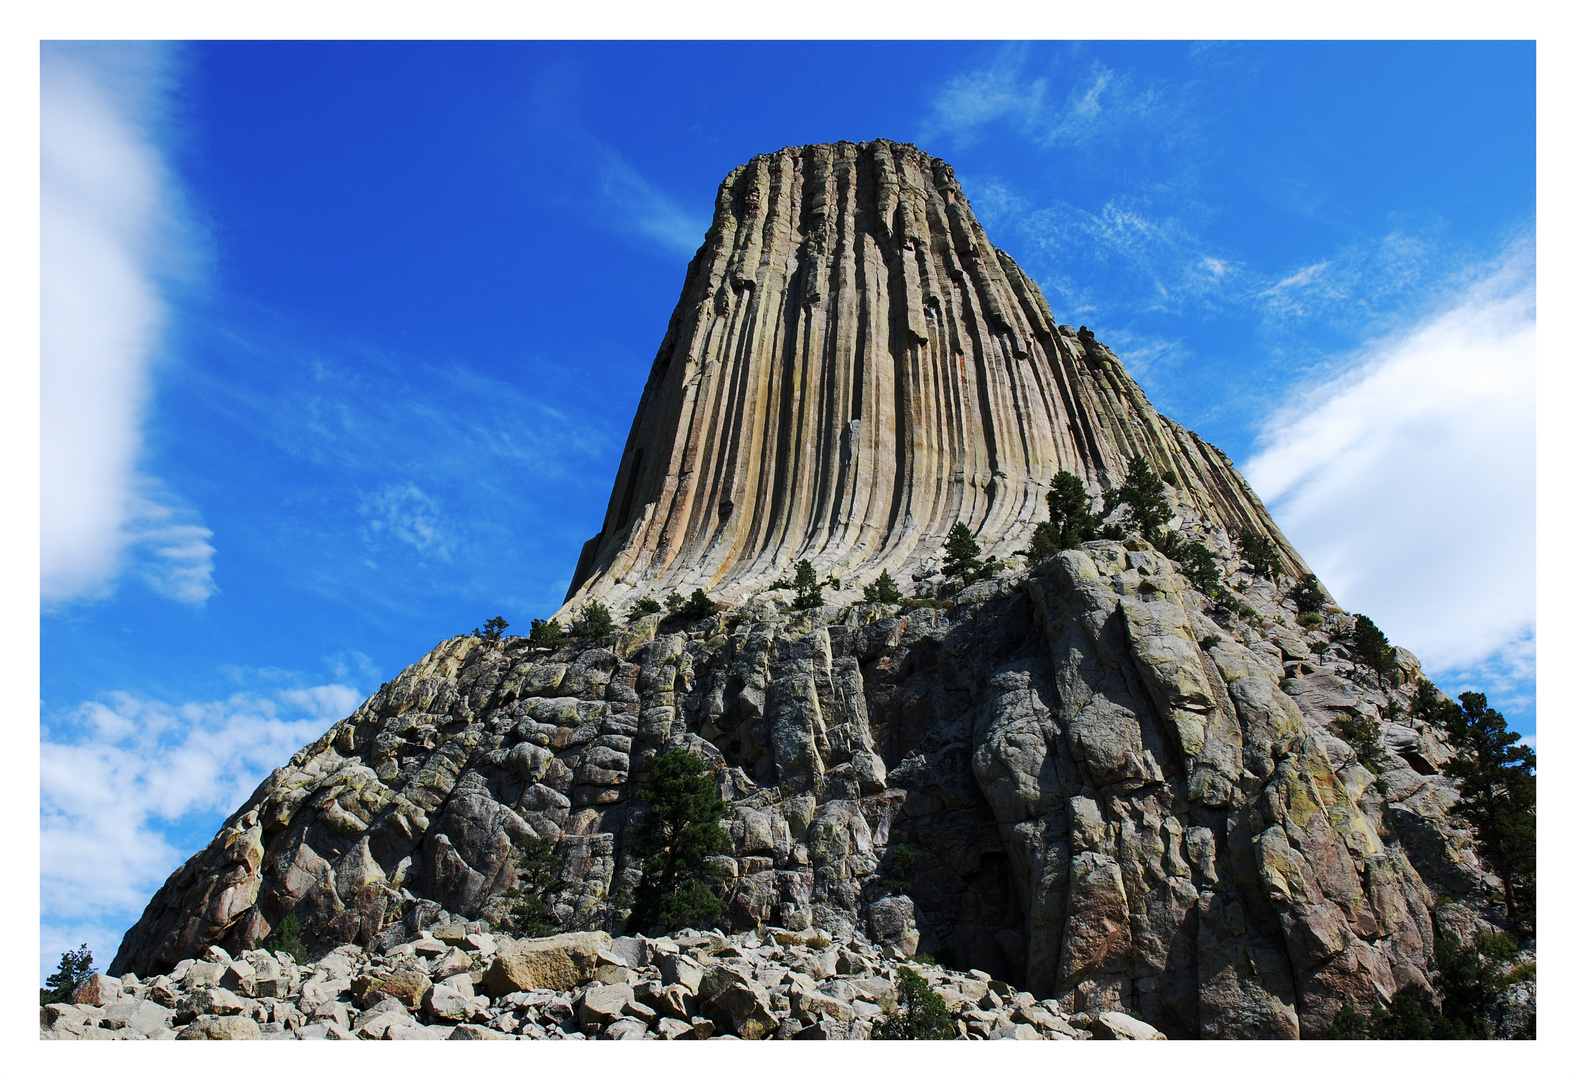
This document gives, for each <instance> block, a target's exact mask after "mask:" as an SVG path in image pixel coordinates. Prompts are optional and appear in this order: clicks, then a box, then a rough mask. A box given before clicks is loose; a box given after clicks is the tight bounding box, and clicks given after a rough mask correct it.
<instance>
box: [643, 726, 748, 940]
mask: <svg viewBox="0 0 1576 1080" xmlns="http://www.w3.org/2000/svg"><path fill="white" fill-rule="evenodd" d="M651 777H652V781H651V786H650V787H649V788H647V789H646V790H645V791H643V792H642V793H641V794H640V795H639V796H638V797H637V798H638V799H639V801H641V802H644V803H647V804H649V806H650V811H649V813H648V814H647V816H646V818H645V820H644V821H643V822H641V825H640V836H639V841H638V843H637V845H636V848H635V854H636V856H637V857H639V858H641V859H643V860H644V868H643V870H642V874H641V879H640V884H639V885H638V886H637V887H636V889H635V897H634V899H635V904H634V909H633V910H632V911H631V912H630V915H629V922H630V926H631V927H632V928H633V929H645V928H647V927H652V926H665V927H667V928H669V929H670V930H671V929H677V928H679V927H681V926H693V927H698V928H707V927H713V926H716V925H717V923H718V922H719V921H720V920H721V918H722V901H721V900H719V899H717V894H716V893H715V892H713V891H712V888H711V886H712V884H713V883H714V882H715V880H716V876H715V871H714V870H713V868H712V867H711V865H710V864H708V863H707V862H706V860H707V859H708V858H709V857H710V856H712V855H718V854H721V853H722V852H723V851H726V850H727V849H728V848H729V846H730V845H731V840H730V838H729V836H728V834H727V833H726V832H724V831H723V830H722V827H721V826H720V825H719V824H718V822H720V821H721V820H722V816H723V813H724V812H725V810H726V807H725V806H724V804H723V801H722V799H721V798H720V797H719V796H718V794H717V784H716V781H715V780H713V779H712V776H711V770H710V769H709V768H707V766H706V763H705V762H704V761H703V760H701V758H700V757H698V756H697V755H695V754H692V753H690V752H689V751H688V750H669V751H667V752H666V753H664V754H660V755H658V756H657V759H656V761H654V762H653V763H652V766H651Z"/></svg>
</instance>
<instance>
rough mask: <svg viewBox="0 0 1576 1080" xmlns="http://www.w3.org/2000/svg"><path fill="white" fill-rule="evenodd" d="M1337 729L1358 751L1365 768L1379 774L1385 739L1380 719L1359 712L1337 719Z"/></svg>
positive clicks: (1358, 756) (1349, 744)
mask: <svg viewBox="0 0 1576 1080" xmlns="http://www.w3.org/2000/svg"><path fill="white" fill-rule="evenodd" d="M1335 730H1336V731H1338V732H1340V734H1341V738H1342V739H1344V740H1346V745H1348V746H1350V747H1351V748H1352V749H1353V750H1354V751H1356V753H1357V760H1358V761H1360V762H1362V764H1363V768H1365V769H1367V770H1368V771H1369V772H1371V773H1373V774H1375V775H1378V773H1379V770H1380V766H1381V764H1382V762H1383V760H1384V739H1383V737H1382V729H1381V728H1380V727H1379V721H1377V720H1375V719H1374V718H1373V717H1371V716H1365V715H1363V714H1362V713H1357V714H1356V715H1353V716H1343V717H1340V718H1339V719H1337V720H1336V721H1335Z"/></svg>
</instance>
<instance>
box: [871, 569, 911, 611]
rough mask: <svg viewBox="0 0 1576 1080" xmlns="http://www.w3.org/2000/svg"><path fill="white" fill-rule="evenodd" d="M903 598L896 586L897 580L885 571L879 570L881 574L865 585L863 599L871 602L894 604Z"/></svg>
mask: <svg viewBox="0 0 1576 1080" xmlns="http://www.w3.org/2000/svg"><path fill="white" fill-rule="evenodd" d="M902 599H903V593H902V591H901V590H899V589H898V587H897V581H896V580H894V579H893V577H892V575H891V574H890V573H888V572H887V571H885V570H883V571H881V576H880V577H878V578H876V579H875V580H874V581H872V582H871V583H870V584H868V585H866V586H865V600H866V601H868V602H869V603H872V604H895V603H897V602H898V601H900V600H902Z"/></svg>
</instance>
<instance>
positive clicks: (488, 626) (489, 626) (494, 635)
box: [471, 615, 509, 645]
mask: <svg viewBox="0 0 1576 1080" xmlns="http://www.w3.org/2000/svg"><path fill="white" fill-rule="evenodd" d="M507 629H509V623H508V620H506V619H505V618H504V617H503V616H502V615H495V616H493V617H492V618H490V619H488V620H487V621H486V622H485V623H483V624H482V625H481V626H480V627H478V628H477V629H475V630H472V631H471V636H473V637H479V638H481V639H482V640H483V641H485V642H487V643H488V644H489V645H491V644H494V643H496V642H497V641H499V640H500V639H501V638H502V637H503V632H504V631H505V630H507Z"/></svg>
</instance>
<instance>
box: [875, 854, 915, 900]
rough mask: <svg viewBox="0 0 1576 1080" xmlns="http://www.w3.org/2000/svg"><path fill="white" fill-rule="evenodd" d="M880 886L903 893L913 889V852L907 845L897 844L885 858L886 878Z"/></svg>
mask: <svg viewBox="0 0 1576 1080" xmlns="http://www.w3.org/2000/svg"><path fill="white" fill-rule="evenodd" d="M881 884H883V885H885V886H887V887H888V888H892V889H900V890H904V891H906V890H908V889H912V888H913V887H914V852H913V850H912V849H911V848H909V846H908V845H907V844H899V845H898V846H897V847H895V848H893V849H892V851H891V853H890V854H889V855H888V856H887V866H886V876H885V877H884V878H882V879H881Z"/></svg>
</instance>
